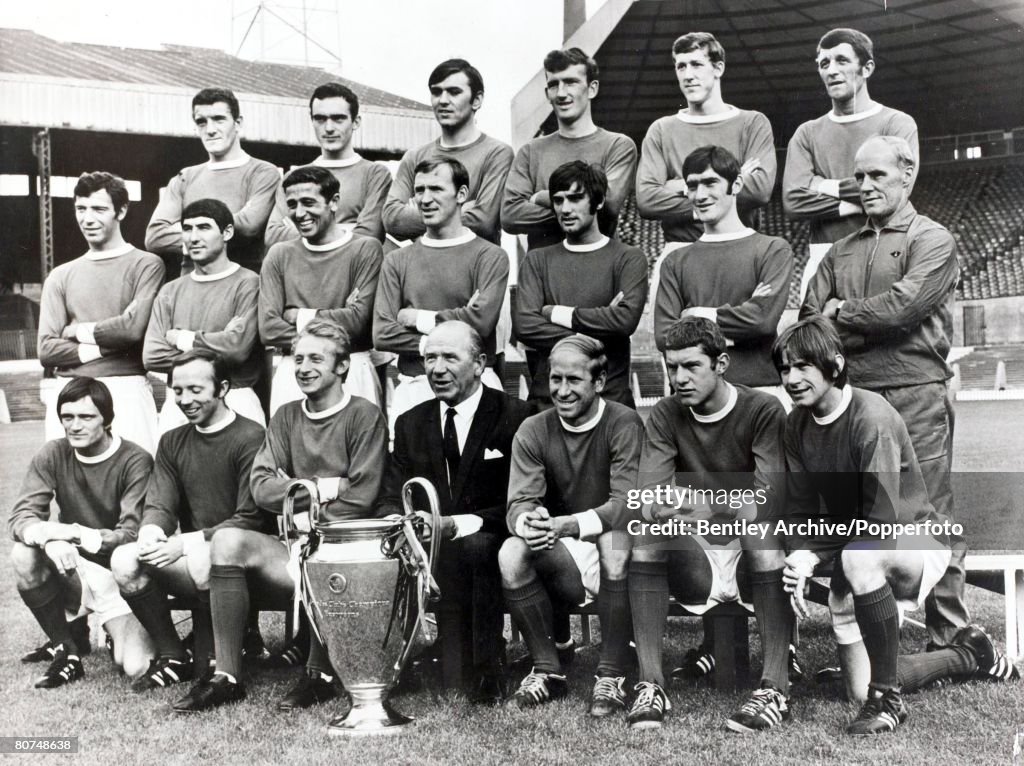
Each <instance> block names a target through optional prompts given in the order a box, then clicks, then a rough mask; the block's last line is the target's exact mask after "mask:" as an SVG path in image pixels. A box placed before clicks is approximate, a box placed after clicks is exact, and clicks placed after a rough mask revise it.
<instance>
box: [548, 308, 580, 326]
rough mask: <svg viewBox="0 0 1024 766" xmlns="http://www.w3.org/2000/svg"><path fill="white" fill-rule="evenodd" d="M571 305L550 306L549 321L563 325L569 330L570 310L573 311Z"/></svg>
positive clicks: (570, 321) (570, 323)
mask: <svg viewBox="0 0 1024 766" xmlns="http://www.w3.org/2000/svg"><path fill="white" fill-rule="evenodd" d="M574 310H575V309H574V307H573V306H552V307H551V322H552V323H553V324H557V325H559V326H561V327H565V328H567V329H569V330H571V329H572V312H573V311H574Z"/></svg>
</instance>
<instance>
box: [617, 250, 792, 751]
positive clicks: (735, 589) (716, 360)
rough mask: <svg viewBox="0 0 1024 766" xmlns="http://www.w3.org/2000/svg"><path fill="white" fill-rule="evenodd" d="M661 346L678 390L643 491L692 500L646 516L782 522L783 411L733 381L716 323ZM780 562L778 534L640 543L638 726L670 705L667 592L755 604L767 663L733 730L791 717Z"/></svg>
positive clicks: (666, 408)
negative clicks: (745, 574) (665, 665)
mask: <svg viewBox="0 0 1024 766" xmlns="http://www.w3.org/2000/svg"><path fill="white" fill-rule="evenodd" d="M692 249H696V246H694V248H692ZM661 342H662V344H663V346H664V349H665V361H666V364H667V366H668V370H669V375H670V376H671V379H672V383H673V387H674V389H675V394H674V395H673V396H668V397H665V398H664V399H662V400H661V401H660V402H658V404H656V405H655V407H654V410H653V411H652V412H651V415H650V418H649V419H648V421H647V426H646V439H645V441H644V447H643V452H642V453H641V457H640V481H639V484H638V486H639V487H641V488H650V489H654V488H658V487H665V486H673V485H675V487H676V488H678V489H679V490H682V489H683V488H684V487H685V488H686V489H687V490H689V491H690V493H691V494H690V496H689V497H688V498H687V499H686V500H685V501H684V503H683V504H682V505H676V504H674V503H673V504H672V505H661V506H656V507H655V508H654V509H653V513H651V512H650V511H648V510H647V509H644V513H643V518H644V520H645V521H648V522H650V521H664V520H667V519H679V520H683V521H694V520H697V519H716V520H718V521H723V520H739V519H747V520H748V521H751V522H759V523H762V522H768V523H774V521H775V520H776V518H778V517H780V515H781V512H782V510H783V508H782V499H783V496H784V488H785V470H786V462H785V458H784V455H783V446H782V439H783V433H784V430H785V420H786V413H785V410H784V409H783V407H782V405H781V404H780V403H779V402H778V400H777V399H775V398H774V397H772V396H770V395H768V394H766V393H763V392H761V391H755V390H753V389H751V388H748V387H747V386H744V385H733V384H731V383H729V382H727V380H726V371H727V370H728V368H729V363H730V356H729V354H728V353H727V352H726V338H725V336H724V335H723V333H722V331H721V330H720V329H719V327H718V326H717V325H716V324H714V323H713V322H711V321H710V320H708V319H706V318H702V317H695V316H694V317H687V318H685V319H681V320H679V321H677V322H675V323H673V324H672V325H670V326H669V327H668V329H667V331H666V332H665V334H664V335H663V336H662V338H661ZM694 490H696V491H697V493H699V494H695V493H694ZM708 497H711V498H714V499H713V500H708V499H707V498H708ZM741 559H742V564H741ZM784 559H785V551H784V549H783V540H782V537H781V535H780V536H774V535H771V536H768V537H766V538H764V539H762V538H761V537H759V536H758V535H756V534H752V535H744V536H741V537H739V538H737V537H726V538H719V537H710V536H708V537H701V536H698V535H695V534H693V535H682V536H678V537H675V538H664V537H661V536H655V535H652V534H644V535H642V536H641V537H640V538H639V539H636V540H634V541H633V557H632V560H631V562H630V565H629V598H630V605H631V607H632V610H633V626H634V627H633V630H634V635H635V636H636V648H637V656H638V657H639V659H640V675H639V683H638V684H637V687H636V691H637V696H636V699H635V701H634V703H633V707H632V708H631V710H630V712H629V725H630V728H634V729H647V728H657V727H659V726H661V721H662V717H663V716H664V714H665V712H666V711H667V710H668V709H669V703H668V698H667V697H666V695H665V691H664V689H665V679H664V675H663V672H662V663H661V660H662V640H663V636H664V633H665V623H666V618H667V616H668V603H669V592H670V591H671V593H672V595H673V596H675V598H676V599H677V600H678V601H679V602H680V603H681V604H684V605H685V606H686V608H687V609H688V610H690V611H691V612H698V613H704V612H706V611H707V610H709V609H711V608H712V607H714V606H715V605H716V604H719V603H723V602H728V601H740V602H741V603H744V605H746V606H747V608H748V609H749V608H750V606H749V604H750V603H751V602H752V604H753V611H754V614H755V616H756V617H757V625H758V628H759V629H760V631H761V645H762V647H763V655H764V670H763V672H762V674H761V684H760V687H759V688H758V689H757V691H755V692H754V693H753V694H752V695H751V697H750V699H749V700H748V701H747V702H746V703H745V704H744V705H743V706H742V707H741V708H740V709H739V710H738V711H737V712H736V713H735V714H734V715H733V716H732V717H731V718H730V719H729V720H728V721H727V722H726V723H727V725H728V727H729V728H730V729H732V730H733V731H737V732H750V731H760V730H764V729H769V728H771V727H772V726H774V725H775V724H777V723H779V722H780V721H782V720H783V719H785V718H788V717H789V708H788V705H787V692H788V687H789V678H788V673H789V668H788V660H789V637H790V635H791V633H792V631H793V622H794V620H793V613H792V610H791V609H790V608H789V603H788V602H789V599H788V597H787V595H786V593H785V591H784V590H783V586H782V570H783V566H784ZM743 569H749V586H748V583H747V582H746V578H740V577H737V573H738V571H740V570H743ZM706 630H707V627H705V631H706ZM705 640H707V636H705Z"/></svg>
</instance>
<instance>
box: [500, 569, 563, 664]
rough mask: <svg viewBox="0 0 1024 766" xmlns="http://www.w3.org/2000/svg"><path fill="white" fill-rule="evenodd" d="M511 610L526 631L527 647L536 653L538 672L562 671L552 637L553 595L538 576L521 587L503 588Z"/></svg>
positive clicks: (520, 627)
mask: <svg viewBox="0 0 1024 766" xmlns="http://www.w3.org/2000/svg"><path fill="white" fill-rule="evenodd" d="M502 590H503V591H504V593H505V603H506V604H507V605H508V613H509V614H510V615H512V619H513V620H515V621H516V625H518V626H519V630H521V631H522V633H523V639H524V640H525V641H526V647H527V648H528V649H529V650H530V655H531V656H532V657H533V669H534V670H535V671H537V672H538V673H561V672H562V666H561V664H560V663H559V661H558V651H557V649H555V642H554V639H553V638H552V630H553V628H552V622H553V619H554V618H553V615H552V609H551V599H550V598H549V597H548V592H547V590H546V589H545V588H544V586H543V585H542V584H541V581H540V580H539V579H535V580H531V581H530V582H528V583H527V584H526V585H524V586H522V587H521V588H502Z"/></svg>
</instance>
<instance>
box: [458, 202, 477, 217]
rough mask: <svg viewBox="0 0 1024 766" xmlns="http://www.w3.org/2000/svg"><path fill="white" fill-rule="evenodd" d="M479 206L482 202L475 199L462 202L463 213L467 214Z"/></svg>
mask: <svg viewBox="0 0 1024 766" xmlns="http://www.w3.org/2000/svg"><path fill="white" fill-rule="evenodd" d="M478 207H480V203H479V202H477V201H476V200H475V199H471V200H466V201H465V202H463V203H462V215H463V216H465V215H466V213H469V212H470V211H472V210H476V209H477V208H478Z"/></svg>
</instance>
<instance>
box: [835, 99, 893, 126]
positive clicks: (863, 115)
mask: <svg viewBox="0 0 1024 766" xmlns="http://www.w3.org/2000/svg"><path fill="white" fill-rule="evenodd" d="M880 111H882V105H881V104H875V105H874V106H873V107H871V108H870V109H868V110H867V111H866V112H854V113H853V114H836V113H835V112H829V113H828V118H829V119H830V120H832V122H839V123H843V122H857V121H858V120H865V119H867V118H868V117H874V116H875V115H876V114H878V113H879V112H880Z"/></svg>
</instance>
